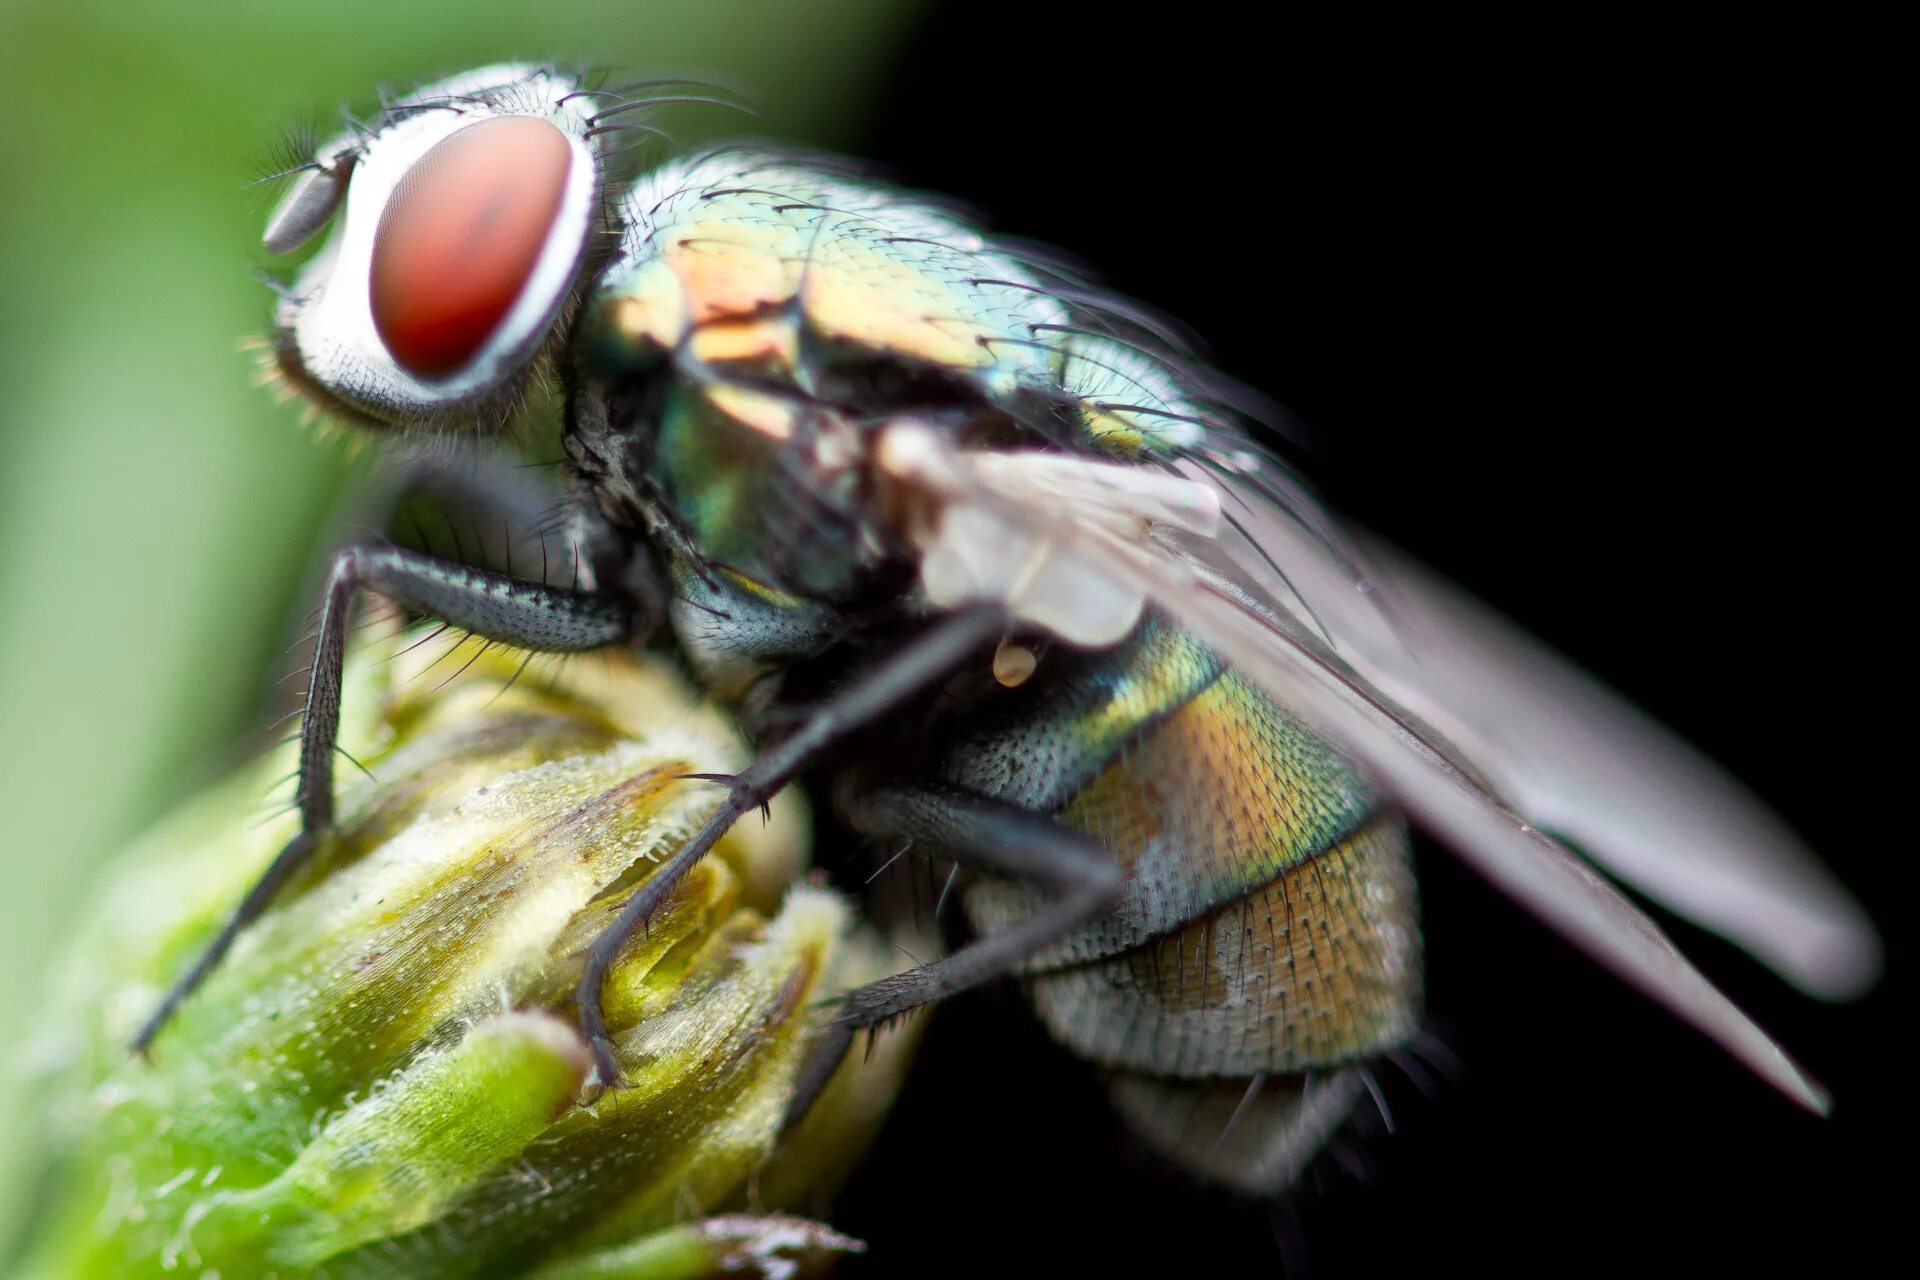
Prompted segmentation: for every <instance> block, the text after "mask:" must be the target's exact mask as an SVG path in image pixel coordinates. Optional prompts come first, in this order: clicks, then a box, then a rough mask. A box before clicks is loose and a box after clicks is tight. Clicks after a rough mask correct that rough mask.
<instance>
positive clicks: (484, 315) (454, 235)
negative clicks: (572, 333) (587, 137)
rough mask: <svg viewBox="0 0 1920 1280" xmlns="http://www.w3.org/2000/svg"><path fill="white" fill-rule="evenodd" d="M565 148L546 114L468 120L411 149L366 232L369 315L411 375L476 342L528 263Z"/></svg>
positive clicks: (435, 371)
mask: <svg viewBox="0 0 1920 1280" xmlns="http://www.w3.org/2000/svg"><path fill="white" fill-rule="evenodd" d="M572 159H573V153H572V151H571V149H570V148H569V146H568V144H567V138H566V135H565V134H563V133H561V131H560V130H559V129H557V128H555V127H554V126H553V125H552V124H549V123H548V122H547V121H545V120H540V119H535V118H534V117H532V116H506V117H503V118H501V119H497V120H486V121H482V122H481V123H479V124H474V125H469V126H467V127H466V128H464V129H462V130H460V131H459V132H458V133H455V134H453V135H451V136H450V137H447V138H445V139H443V140H442V141H441V142H439V143H437V144H436V145H435V146H434V147H433V148H432V149H431V150H429V151H428V152H427V153H426V154H425V155H423V156H421V157H420V159H419V161H418V162H416V163H415V164H414V165H413V167H412V168H411V169H409V170H408V171H407V175H406V177H405V178H403V179H401V181H400V184H399V186H398V187H396V188H395V189H394V192H393V196H392V198H391V199H389V200H388V201H387V207H386V210H385V211H384V212H383V213H382V214H381V215H380V225H379V227H378V229H377V230H376V231H375V232H374V239H373V267H372V281H371V284H372V305H373V325H374V328H375V329H376V330H377V331H378V332H379V334H380V340H381V341H382V342H384V343H386V346H387V350H388V351H389V352H390V353H391V354H392V356H393V358H394V361H395V362H396V363H397V364H399V365H400V367H401V368H403V369H405V370H407V372H409V373H411V374H413V375H414V376H415V377H418V378H427V379H432V378H443V377H446V376H447V375H448V374H451V373H454V372H456V371H458V370H459V369H460V368H461V367H462V366H463V365H465V364H466V363H467V362H468V361H470V360H471V359H473V357H474V355H475V354H476V353H478V352H479V350H480V349H481V348H482V347H483V346H485V345H486V342H487V339H488V338H490V337H492V336H493V334H494V332H495V331H496V330H498V329H499V327H500V324H501V322H502V321H504V320H505V319H506V318H507V314H508V313H509V312H510V311H512V309H513V304H514V303H515V302H516V301H517V300H518V299H519V297H520V293H521V291H522V289H524V288H525V286H526V283H527V278H528V277H529V276H530V275H532V274H533V269H534V266H535V264H536V263H538V262H539V260H540V254H541V251H542V250H543V249H544V248H545V247H546V243H547V237H548V235H549V234H550V233H551V232H552V230H553V224H554V219H555V217H556V215H557V214H558V213H559V209H560V200H561V197H562V195H563V194H564V193H565V191H566V187H567V172H568V169H569V167H570V165H571V163H572Z"/></svg>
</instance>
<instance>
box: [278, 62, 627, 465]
mask: <svg viewBox="0 0 1920 1280" xmlns="http://www.w3.org/2000/svg"><path fill="white" fill-rule="evenodd" d="M607 97H608V95H605V94H601V93H599V92H596V91H593V90H590V89H587V88H586V87H584V86H583V85H582V83H581V82H580V81H579V80H578V79H577V78H575V77H572V76H569V75H566V74H563V73H560V72H558V71H555V70H554V69H552V68H550V67H544V66H532V65H523V64H502V65H499V66H492V67H485V68H481V69H479V70H475V71H470V72H466V73H465V74H462V75H459V76H455V77H453V78H451V79H448V80H443V81H441V82H439V83H437V84H432V85H429V86H427V87H425V88H423V89H420V90H419V91H417V92H415V93H412V94H410V95H408V96H406V97H404V98H400V99H397V100H395V101H393V102H391V103H389V104H388V105H386V106H385V107H384V108H383V109H382V110H381V111H380V112H379V113H378V114H377V115H375V116H374V117H373V118H372V119H371V120H370V121H368V122H365V123H355V124H354V125H353V126H352V127H350V128H349V129H348V130H347V131H346V132H345V133H343V134H341V135H340V136H338V137H335V138H333V139H331V140H329V141H327V142H325V143H323V144H321V145H320V146H319V147H318V148H317V149H316V151H315V153H314V155H313V157H312V159H311V160H310V161H309V162H308V163H307V165H306V166H305V167H303V168H302V169H300V170H299V171H298V172H297V173H296V174H294V175H293V178H292V181H291V184H290V185H289V187H288V188H287V190H286V192H285V194H284V195H283V196H282V197H281V200H280V202H279V204H278V205H277V206H276V207H275V209H274V210H273V213H272V215H271V216H270V217H269V218H268V220H267V227H266V232H265V235H264V236H263V240H262V243H263V246H264V247H265V248H266V249H267V251H268V252H270V253H276V254H278V253H290V252H293V251H294V250H296V249H299V248H300V247H302V246H303V245H305V244H307V243H308V242H310V241H311V240H312V239H313V238H314V237H315V236H317V235H319V234H320V233H321V232H322V231H323V230H325V229H326V228H327V227H328V226H329V224H331V227H332V230H331V233H330V235H329V236H328V239H327V241H326V243H325V245H324V246H323V247H322V248H321V249H320V251H319V252H318V253H317V254H316V255H315V256H314V257H313V258H312V259H311V260H310V261H309V262H307V263H306V265H305V266H304V267H302V268H301V269H300V271H299V273H298V274H297V275H296V276H295V278H294V280H293V281H292V283H291V284H290V285H289V286H288V287H287V288H286V289H285V290H284V292H283V294H282V298H281V301H280V304H279V308H278V310H277V313H276V315H275V318H274V335H273V341H272V346H271V349H272V358H273V361H274V366H275V368H274V372H275V373H277V374H278V375H279V376H280V377H281V378H283V379H284V380H285V382H286V383H287V384H288V385H289V386H291V387H293V388H294V389H295V390H297V391H298V392H300V393H301V394H303V395H305V396H306V397H307V398H308V399H309V400H310V401H312V402H313V403H314V404H315V405H316V406H317V407H318V408H319V409H320V410H321V411H322V412H323V413H325V414H327V415H328V416H330V417H335V418H339V419H343V420H346V421H349V422H353V423H356V424H359V425H366V426H372V427H385V428H396V427H397V428H425V429H430V430H440V431H489V430H497V429H498V428H499V427H501V426H502V425H504V424H505V423H506V421H507V420H508V419H509V418H510V416H511V415H512V412H513V411H514V410H515V408H516V407H517V406H518V405H519V403H520V402H521V400H522V398H523V395H524V393H525V391H526V389H527V387H528V385H529V383H530V381H531V380H532V379H533V378H534V377H535V375H536V374H537V373H538V372H539V370H540V369H541V368H542V367H543V365H544V363H545V361H546V360H547V359H548V357H549V356H550V355H551V353H552V352H553V350H554V348H555V347H556V345H557V344H558V343H559V342H560V341H561V339H562V335H563V334H564V332H565V330H566V329H567V327H568V322H569V320H570V317H571V315H572V313H573V311H574V310H575V306H576V303H577V300H578V297H579V293H580V291H581V289H582V288H583V287H584V282H585V281H587V280H588V279H589V278H590V275H591V272H592V270H593V268H594V266H595V264H596V262H597V261H598V259H599V257H600V254H601V251H602V247H603V246H604V245H606V244H608V243H609V241H610V237H609V236H608V235H607V234H606V233H607V231H608V229H609V228H608V226H607V216H608V215H607V211H606V209H605V207H604V205H603V201H602V199H601V193H602V192H603V191H604V190H605V189H606V188H607V186H608V177H609V176H608V174H607V172H606V156H605V154H604V153H603V150H602V147H601V145H600V144H601V139H603V138H604V137H605V136H607V134H608V133H609V132H613V130H609V129H608V128H606V127H604V126H601V125H600V124H599V123H598V117H597V116H596V112H605V111H606V108H607Z"/></svg>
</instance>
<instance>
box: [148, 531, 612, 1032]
mask: <svg viewBox="0 0 1920 1280" xmlns="http://www.w3.org/2000/svg"><path fill="white" fill-rule="evenodd" d="M363 588H365V589H367V590H372V591H377V592H379V593H380V594H381V595H383V596H385V597H386V598H387V599H389V600H392V601H393V602H394V603H395V604H398V605H400V606H402V607H404V608H408V609H412V610H415V611H417V612H420V613H426V614H431V615H433V616H434V617H436V618H439V619H441V620H442V621H444V622H447V623H449V624H451V625H453V626H456V627H462V628H465V629H466V630H468V631H470V632H472V633H473V634H475V635H477V636H480V637H482V638H484V639H487V640H493V641H497V642H499V643H502V644H510V645H516V646H519V647H520V648H525V649H535V650H539V651H541V652H544V653H576V652H581V651H583V650H589V649H603V648H607V647H609V646H612V645H617V644H621V643H624V642H625V641H626V640H628V639H629V638H630V637H631V636H632V635H633V631H634V606H633V603H632V601H631V600H629V599H628V598H627V597H626V596H623V595H619V594H614V593H606V592H590V591H576V590H571V589H568V588H564V587H551V586H546V585H544V584H542V583H536V582H527V581H522V580H520V579H517V578H513V577H509V576H508V575H506V574H504V573H497V572H494V571H493V570H490V569H477V568H474V567H472V566H469V565H465V564H461V563H459V562H458V561H454V560H445V559H441V558H440V557H438V556H431V555H427V554H425V553H424V552H419V551H408V550H403V549H400V548H395V547H384V546H351V547H344V548H342V549H341V550H339V551H337V552H335V553H334V555H333V558H332V560H331V562H330V563H329V565H328V570H327V584H326V591H325V594H324V595H323V597H322V603H321V607H320V632H319V638H318V640H317V641H316V642H315V645H314V653H313V670H312V675H311V679H310V683H309V684H308V687H307V700H306V708H305V718H304V720H303V722H302V724H301V728H300V766H299V770H298V773H297V775H296V776H297V778H298V783H297V788H296V790H295V793H294V798H295V805H296V807H297V808H298V810H299V813H300V832H299V834H298V835H296V836H294V837H293V839H292V840H290V841H288V842H287V845H286V847H285V848H284V849H282V850H281V851H280V853H279V855H278V856H277V857H275V858H274V860H273V862H272V863H271V864H270V865H269V866H268V867H267V869H266V871H265V872H264V873H263V874H262V875H261V876H260V878H259V880H258V881H256V882H255V883H254V885H253V887H252V888H251V889H249V890H248V891H247V895H246V897H245V898H243V899H242V900H241V902H240V905H239V906H238V907H237V908H235V910H234V912H233V915H232V916H231V917H229V918H228V920H227V922H226V923H225V924H224V925H223V926H222V927H221V929H220V932H219V933H217V934H215V935H214V938H213V940H212V941H211V942H209V943H208V944H207V946H206V948H205V949H204V950H203V951H202V952H201V953H200V956H199V958H198V959H196V960H195V961H194V963H193V966H192V967H191V968H190V969H188V970H187V972H186V973H185V974H184V975H183V976H182V977H181V978H180V979H179V980H178V981H177V982H175V983H174V985H173V988H172V989H171V990H170V991H168V992H167V994H166V997H165V998H164V999H163V1000H162V1001H161V1002H160V1006H159V1008H158V1009H156V1010H155V1011H154V1013H153V1016H152V1017H151V1018H149V1019H148V1020H147V1023H146V1025H145V1026H143V1027H142V1028H141V1029H140V1034H139V1035H138V1036H136V1037H135V1039H134V1048H135V1050H136V1051H145V1049H146V1048H147V1046H148V1045H150V1044H151V1043H152V1042H153V1038H154V1037H155V1036H156V1035H158V1034H159V1032H160V1029H161V1028H162V1027H163V1026H165V1025H166V1022H167V1019H168V1018H169V1017H171V1016H172V1014H173V1011H174V1010H175V1009H177V1008H178V1007H179V1006H180V1002H181V1001H183V1000H185V999H186V998H187V997H188V996H189V995H191V994H192V993H193V991H194V989H195V988H196V987H198V986H199V985H200V983H201V981H202V980H203V979H204V978H205V977H206V976H207V974H209V973H211V972H212V971H213V968H214V966H216V965H217V964H219V963H220V959H221V957H222V956H224V955H225V954H226V953H227V950H228V948H230V947H231V946H232V945H233V942H234V939H235V938H237V937H238V936H239V935H240V932H241V930H243V929H245V928H246V927H247V925H248V924H250V923H251V922H252V921H253V920H254V919H255V918H256V917H257V916H259V914H260V913H261V912H262V911H264V910H265V909H266V908H267V906H268V904H270V903H271V902H272V901H273V897H274V894H275V893H277V892H278V891H279V889H280V887H281V886H282V885H284V884H285V883H286V881H287V880H288V878H289V877H291V876H292V875H293V873H294V872H295V871H297V870H299V868H300V866H301V864H302V863H304V862H305V861H306V860H307V858H308V857H309V856H310V855H311V854H312V853H313V852H314V850H315V849H316V848H317V847H318V846H319V843H320V839H321V837H322V836H323V835H324V834H325V832H326V830H327V828H328V827H329V826H331V825H332V822H333V756H334V746H335V741H336V739H337V737H338V734H339V729H340V678H341V672H340V668H341V662H342V660H343V658H344V656H345V651H346V636H347V628H348V626H349V625H350V623H351V621H352V618H353V610H354V605H355V603H356V601H357V599H358V597H359V594H360V591H361V590H362V589H363Z"/></svg>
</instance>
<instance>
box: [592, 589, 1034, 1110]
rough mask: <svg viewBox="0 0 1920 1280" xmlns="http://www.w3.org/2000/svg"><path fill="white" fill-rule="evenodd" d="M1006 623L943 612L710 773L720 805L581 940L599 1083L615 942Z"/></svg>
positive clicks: (609, 1073)
mask: <svg viewBox="0 0 1920 1280" xmlns="http://www.w3.org/2000/svg"><path fill="white" fill-rule="evenodd" d="M1006 629H1007V614H1006V610H1005V609H1004V608H1002V607H1001V606H1000V605H997V604H987V605H979V606H975V607H973V608H970V609H966V610H962V611H960V612H956V613H953V614H950V615H948V616H947V617H945V618H943V619H942V620H941V621H939V622H937V623H935V624H934V625H933V626H932V627H931V628H930V629H928V630H927V631H926V632H925V633H923V634H922V635H920V636H919V637H917V638H916V639H915V640H914V641H913V642H912V643H910V644H908V645H906V646H904V647H903V648H901V649H900V650H899V651H898V652H896V653H893V654H890V655H888V656H887V658H886V659H885V660H884V661H882V662H881V663H879V665H877V666H875V667H874V668H872V669H871V670H868V671H866V672H863V673H861V674H860V675H859V676H857V677H856V678H855V679H854V680H852V681H851V682H849V684H848V687H847V688H846V689H845V690H843V691H841V692H839V693H837V694H835V695H834V696H833V697H832V698H831V699H830V700H829V701H827V702H825V703H823V704H821V705H820V706H818V707H815V708H814V709H813V710H812V711H811V712H810V713H808V714H807V716H806V717H805V718H804V719H802V720H801V721H800V722H799V727H798V728H797V729H796V730H795V731H794V732H793V733H792V735H790V736H789V737H787V738H785V739H783V740H782V741H781V742H780V743H779V744H778V745H776V746H774V747H772V748H771V749H769V750H768V751H766V752H764V753H763V754H762V755H761V756H760V757H759V758H758V759H756V760H755V761H754V762H753V763H752V764H750V765H748V766H747V767H746V769H744V770H743V771H741V772H740V773H737V774H734V775H733V776H732V777H730V778H725V779H718V778H716V779H714V780H715V781H722V780H724V781H725V782H726V783H727V795H726V798H725V799H724V800H722V801H721V803H720V807H719V808H717V809H715V810H714V811H713V813H712V814H711V815H710V816H709V817H708V818H707V820H706V821H705V822H704V823H702V824H701V826H700V829H699V830H698V831H696V832H694V834H693V837H692V839H690V840H688V841H687V843H686V844H684V845H682V846H681V847H680V848H679V849H678V850H677V851H675V853H674V854H673V856H672V857H670V858H668V859H667V860H666V861H665V862H663V863H661V864H660V865H659V866H658V867H657V868H655V869H654V871H653V872H652V874H650V875H649V876H648V877H647V878H646V879H645V880H643V881H641V882H640V886H639V887H638V888H637V889H635V890H634V891H633V893H632V894H631V895H630V896H629V897H628V898H627V901H626V904H625V905H624V906H622V907H621V908H620V914H619V915H618V916H616V917H614V920H613V923H611V924H609V925H608V926H607V927H606V928H605V929H603V930H602V931H601V932H600V934H599V935H598V936H597V937H595V938H594V940H593V942H592V944H591V945H590V946H589V947H588V948H587V962H586V970H585V972H584V973H583V974H582V975H581V978H580V986H579V988H578V989H577V990H576V992H575V993H574V1000H575V1003H576V1004H577V1006H578V1008H579V1015H580V1030H581V1033H582V1034H583V1035H584V1036H585V1037H586V1040H587V1044H588V1046H589V1047H590V1048H591V1049H592V1051H593V1062H594V1072H595V1078H596V1080H597V1081H598V1082H599V1083H601V1084H604V1085H613V1084H616V1083H618V1081H619V1079H620V1068H619V1066H618V1065H617V1064H616V1062H615V1061H614V1056H613V1043H612V1041H611V1040H610V1039H609V1038H608V1036H607V1024H606V1019H605V1018H604V1017H603V1016H602V1014H601V1009H600V988H601V985H602V984H603V983H604V982H605V981H606V977H607V973H608V972H609V971H610V970H611V969H612V968H613V962H614V960H615V958H616V957H617V956H618V955H619V954H620V948H621V946H622V945H624V944H625V943H626V941H627V939H628V938H629V937H631V936H632V935H633V931H634V930H635V929H636V928H638V927H639V926H640V925H641V923H642V922H644V921H646V920H648V919H650V918H652V916H653V913H654V912H655V911H656V910H658V909H659V906H660V904H661V903H662V902H664V901H665V900H666V898H667V895H668V894H669V893H671V892H672V891H673V886H674V885H676V884H678V883H679V881H680V878H681V877H682V876H684V875H686V873H687V871H688V870H689V869H690V868H691V867H692V866H693V864H694V863H696V862H698V861H700V859H701V858H703V857H705V856H706V855H707V852H708V850H710V849H712V848H713V846H714V844H715V843H716V842H718V841H719V839H720V837H721V836H723V835H725V834H726V833H727V830H728V828H730V827H732V826H733V824H734V823H735V822H737V821H739V820H740V819H741V818H742V817H744V816H746V815H747V814H749V813H752V812H753V811H754V810H755V809H758V808H760V807H761V806H763V805H765V804H767V803H768V802H769V801H771V800H772V799H773V797H774V796H776V795H778V794H779V792H780V789H781V788H782V787H784V786H786V785H787V784H788V783H789V782H792V781H793V780H794V778H795V777H797V776H798V775H799V774H800V773H801V772H802V771H803V770H805V769H806V768H807V767H808V766H809V765H811V764H813V763H814V761H816V760H817V759H819V757H820V754H821V753H822V752H823V751H825V750H826V749H827V748H829V747H831V746H832V745H834V744H835V743H836V742H838V741H840V739H842V738H844V737H845V736H846V735H848V734H850V733H852V732H854V731H855V730H858V729H860V728H863V727H865V726H866V725H869V724H871V723H872V722H873V721H875V720H876V719H878V718H879V717H881V716H883V715H885V714H886V713H887V712H889V711H893V710H896V709H898V708H899V707H900V706H901V705H902V704H903V703H905V702H907V701H908V700H910V699H912V698H913V697H914V696H916V695H918V694H920V693H922V692H924V691H925V690H926V689H928V688H929V687H931V686H932V685H934V684H936V683H937V682H939V681H941V680H944V679H946V678H947V677H948V676H949V675H951V674H952V673H953V672H954V671H956V670H958V669H959V668H960V666H961V665H962V664H964V663H965V662H967V661H968V660H970V659H972V658H974V657H975V656H976V655H978V654H979V653H980V651H981V650H983V649H986V648H988V647H989V646H991V645H992V644H993V643H994V642H995V641H997V640H998V639H999V638H1000V637H1001V636H1003V635H1005V634H1006Z"/></svg>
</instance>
